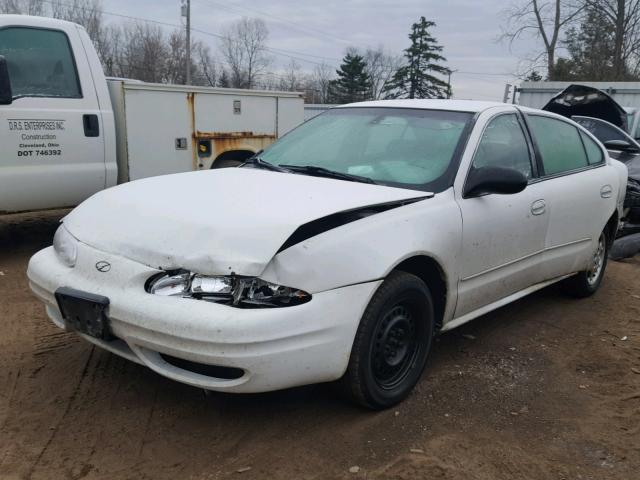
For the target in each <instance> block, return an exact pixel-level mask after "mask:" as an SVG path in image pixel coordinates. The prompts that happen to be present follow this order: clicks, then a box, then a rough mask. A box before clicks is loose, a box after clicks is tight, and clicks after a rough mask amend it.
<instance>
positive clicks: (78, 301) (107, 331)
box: [55, 287, 113, 340]
mask: <svg viewBox="0 0 640 480" xmlns="http://www.w3.org/2000/svg"><path fill="white" fill-rule="evenodd" d="M55 296H56V301H57V302H58V307H59V308H60V312H61V313H62V317H63V318H64V321H65V323H66V325H67V327H69V328H70V329H71V330H76V331H78V332H81V333H84V334H86V335H90V336H92V337H95V338H99V339H101V340H111V339H112V338H113V336H112V334H111V328H110V325H109V317H107V307H108V306H109V298H107V297H104V296H102V295H96V294H93V293H89V292H83V291H82V290H76V289H74V288H69V287H61V288H58V289H57V290H56V292H55Z"/></svg>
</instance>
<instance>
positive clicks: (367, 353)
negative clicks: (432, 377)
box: [341, 271, 435, 410]
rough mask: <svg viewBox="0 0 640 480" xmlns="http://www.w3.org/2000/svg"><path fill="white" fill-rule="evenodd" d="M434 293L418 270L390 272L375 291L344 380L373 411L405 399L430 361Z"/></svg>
mask: <svg viewBox="0 0 640 480" xmlns="http://www.w3.org/2000/svg"><path fill="white" fill-rule="evenodd" d="M434 324H435V322H434V313H433V301H432V299H431V293H430V291H429V288H428V287H427V286H426V285H425V283H424V282H423V281H422V280H420V279H419V278H418V277H416V276H415V275H411V274H409V273H405V272H400V271H396V272H392V273H391V274H390V275H389V276H388V277H387V278H386V279H385V280H384V282H383V283H382V285H380V287H379V288H378V290H377V291H376V292H375V293H374V295H373V297H372V298H371V301H370V302H369V305H368V306H367V308H366V310H365V312H364V314H363V316H362V319H361V320H360V325H359V326H358V331H357V332H356V336H355V340H354V343H353V348H352V349H351V356H350V358H349V365H348V367H347V371H346V373H345V374H344V376H343V377H342V379H341V382H342V386H343V389H344V390H345V392H346V393H347V395H348V396H349V397H350V398H351V399H352V400H353V401H355V402H356V403H358V404H360V405H362V406H364V407H367V408H370V409H375V410H381V409H384V408H389V407H391V406H393V405H395V404H397V403H399V402H400V401H402V400H403V399H404V398H406V397H407V396H408V395H409V393H410V392H411V390H412V389H413V387H414V386H415V385H416V383H417V382H418V380H419V379H420V376H421V375H422V372H423V370H424V366H425V364H426V361H427V357H428V355H429V351H430V350H431V343H432V340H433V334H434Z"/></svg>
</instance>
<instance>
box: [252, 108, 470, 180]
mask: <svg viewBox="0 0 640 480" xmlns="http://www.w3.org/2000/svg"><path fill="white" fill-rule="evenodd" d="M472 117H473V114H472V113H468V112H449V111H441V110H424V109H407V108H367V107H360V108H357V107H354V108H337V109H334V110H329V111H327V112H325V113H323V114H322V115H319V116H317V117H315V118H314V119H312V120H310V121H308V122H307V123H304V124H303V125H301V126H300V127H298V128H297V129H295V130H293V131H292V132H290V133H289V134H287V135H286V136H284V137H283V138H282V139H280V140H279V141H278V142H276V143H274V144H273V145H272V146H271V147H269V148H267V149H266V150H265V151H264V152H263V153H262V155H261V158H262V159H263V160H265V161H267V162H269V163H272V164H274V165H281V166H283V167H285V168H286V166H287V165H296V166H311V167H321V168H325V169H329V170H333V171H336V172H340V173H345V174H350V175H358V176H360V177H365V178H369V179H371V180H373V181H375V182H376V183H380V184H384V185H391V186H398V187H404V188H412V189H417V190H424V191H433V192H440V191H442V190H445V189H446V188H448V187H449V186H450V185H451V183H452V182H453V177H454V176H455V173H456V170H457V158H455V157H457V152H458V150H459V149H458V146H459V145H462V142H463V140H464V139H465V138H466V130H465V127H466V126H467V124H469V123H470V120H471V118H472ZM463 132H464V133H463Z"/></svg>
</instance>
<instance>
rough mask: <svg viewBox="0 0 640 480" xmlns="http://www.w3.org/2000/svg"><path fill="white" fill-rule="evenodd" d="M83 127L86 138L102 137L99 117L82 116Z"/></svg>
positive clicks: (93, 115)
mask: <svg viewBox="0 0 640 480" xmlns="http://www.w3.org/2000/svg"><path fill="white" fill-rule="evenodd" d="M82 125H83V127H84V136H85V137H99V136H100V122H98V115H95V114H85V115H83V116H82Z"/></svg>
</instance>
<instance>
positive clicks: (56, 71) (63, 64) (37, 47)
mask: <svg viewBox="0 0 640 480" xmlns="http://www.w3.org/2000/svg"><path fill="white" fill-rule="evenodd" d="M0 55H4V56H5V58H6V59H7V66H8V69H9V78H10V79H11V89H12V91H13V97H14V98H20V97H62V98H82V92H81V90H80V82H79V81H78V72H77V71H76V65H75V62H74V59H73V53H72V51H71V45H70V44H69V39H68V38H67V36H66V34H65V33H64V32H61V31H59V30H46V29H40V28H28V27H8V28H3V29H0Z"/></svg>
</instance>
